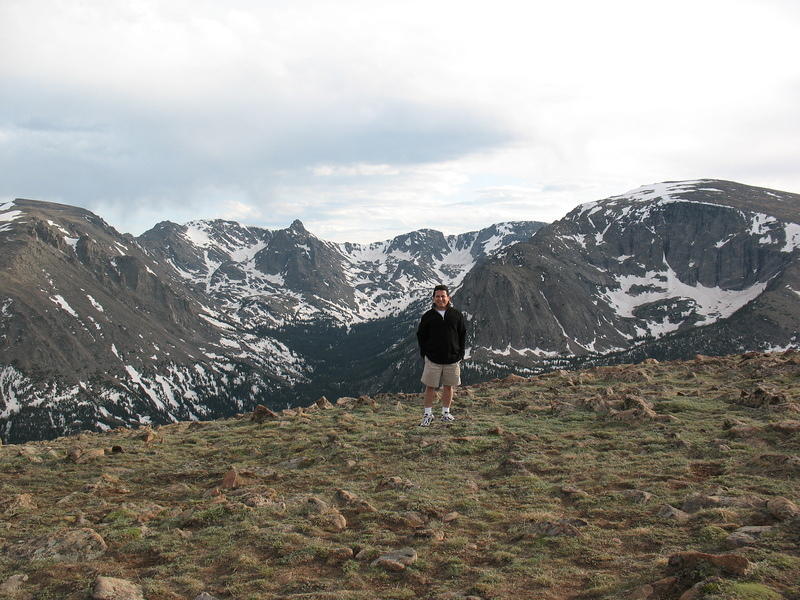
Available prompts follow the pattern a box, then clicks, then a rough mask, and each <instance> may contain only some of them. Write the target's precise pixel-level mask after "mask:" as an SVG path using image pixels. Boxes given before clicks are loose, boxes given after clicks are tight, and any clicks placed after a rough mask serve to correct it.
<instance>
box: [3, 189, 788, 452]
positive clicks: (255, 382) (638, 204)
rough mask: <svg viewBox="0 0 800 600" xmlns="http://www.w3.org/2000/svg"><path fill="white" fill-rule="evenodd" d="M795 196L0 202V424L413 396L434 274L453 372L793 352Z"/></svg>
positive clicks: (26, 426)
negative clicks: (459, 357) (455, 320)
mask: <svg viewBox="0 0 800 600" xmlns="http://www.w3.org/2000/svg"><path fill="white" fill-rule="evenodd" d="M799 246H800V195H797V194H791V193H787V192H780V191H776V190H767V189H763V188H756V187H752V186H747V185H743V184H739V183H734V182H730V181H719V180H700V181H684V182H666V183H660V184H656V185H651V186H646V187H642V188H639V189H637V190H633V191H631V192H628V193H626V194H622V195H619V196H613V197H610V198H607V199H604V200H599V201H597V202H592V203H589V204H584V205H582V206H579V207H577V208H575V209H574V210H572V211H570V212H569V213H568V214H567V215H566V216H565V217H564V218H562V219H560V220H558V221H556V222H554V223H551V224H549V225H545V224H543V223H537V222H531V221H524V222H508V223H499V224H496V225H493V226H491V227H488V228H486V229H483V230H480V231H475V232H470V233H464V234H460V235H447V236H446V235H444V234H442V233H441V232H438V231H433V230H429V229H422V230H419V231H414V232H410V233H407V234H404V235H400V236H397V237H395V238H393V239H391V240H385V241H382V242H376V243H373V244H352V243H334V242H329V241H325V240H322V239H319V238H317V237H316V236H315V235H313V234H312V233H311V232H309V231H308V230H306V229H305V227H304V226H303V224H302V223H301V222H300V221H295V222H293V223H292V224H291V225H290V226H289V227H287V228H285V229H278V230H268V229H264V228H259V227H250V226H244V225H242V224H239V223H235V222H232V221H222V220H213V221H194V222H190V223H186V224H183V225H179V224H175V223H170V222H166V221H165V222H162V223H159V224H157V225H156V226H155V227H153V228H152V229H151V230H149V231H147V232H146V233H144V234H142V235H141V236H139V237H136V238H135V237H133V236H130V235H127V234H120V233H118V232H117V231H115V230H114V229H113V228H112V227H109V226H108V224H106V223H105V222H104V221H103V220H102V219H101V218H100V217H98V216H96V215H93V214H91V213H89V212H87V211H85V210H83V209H79V208H75V207H69V206H63V205H58V204H51V203H44V202H36V201H32V200H17V201H15V202H14V203H11V204H8V205H5V206H3V207H0V340H2V345H0V435H1V436H2V438H3V439H4V440H5V441H6V442H10V441H11V442H19V441H25V440H28V439H41V438H48V437H53V436H56V435H62V434H64V433H70V432H76V431H79V430H82V429H93V430H102V429H111V428H114V427H117V426H120V425H125V426H131V425H132V426H137V425H142V424H148V423H154V424H158V423H169V422H174V421H179V420H186V419H202V420H207V419H212V418H219V417H223V416H229V415H231V414H236V413H238V412H242V411H245V410H250V409H252V408H253V407H254V406H255V405H257V404H264V405H266V406H268V407H270V408H272V409H281V408H283V407H285V406H287V405H291V406H298V405H300V406H302V405H309V404H310V403H312V402H314V401H315V400H316V399H318V398H319V397H320V396H321V395H326V396H329V397H331V398H338V397H340V396H358V395H360V394H376V393H380V392H386V391H403V392H405V391H408V392H411V391H417V390H419V385H420V384H419V379H418V378H419V372H420V359H419V355H418V352H417V348H416V339H415V335H414V333H415V329H416V326H417V324H418V322H419V317H420V314H421V313H422V312H423V311H424V310H426V309H427V307H428V306H429V303H430V294H431V290H432V288H433V286H434V285H435V284H438V283H446V284H448V285H450V286H451V289H453V290H455V291H454V293H453V299H454V303H455V305H456V306H457V307H458V308H459V309H461V310H463V312H464V313H465V314H466V316H467V318H468V320H469V335H468V346H469V347H468V351H467V358H466V360H465V362H464V369H463V381H464V382H465V383H471V382H477V381H481V380H485V379H487V378H489V377H494V376H502V375H505V374H508V373H510V372H516V373H519V374H525V375H529V374H533V373H539V372H543V371H547V370H553V369H561V368H576V367H579V366H591V365H599V364H614V363H620V362H638V361H642V360H644V359H645V358H648V357H654V358H658V359H659V360H670V359H675V358H687V357H692V356H694V355H695V354H697V353H701V354H710V355H723V354H728V353H736V352H743V351H748V350H758V351H765V350H777V349H786V348H791V347H797V346H798V345H799V343H798V339H799V338H798V336H800V298H798V296H799V295H800V264H798V259H799V258H800V250H798V247H799Z"/></svg>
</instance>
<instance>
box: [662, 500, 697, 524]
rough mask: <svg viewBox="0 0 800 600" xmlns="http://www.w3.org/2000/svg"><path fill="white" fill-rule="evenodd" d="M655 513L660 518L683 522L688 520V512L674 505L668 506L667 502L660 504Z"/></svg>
mask: <svg viewBox="0 0 800 600" xmlns="http://www.w3.org/2000/svg"><path fill="white" fill-rule="evenodd" d="M656 515H657V516H659V517H661V518H662V519H669V520H671V521H677V522H678V523H685V522H686V521H688V520H689V513H686V512H684V511H682V510H680V509H678V508H675V507H674V506H670V505H669V504H664V505H663V506H661V508H659V509H658V512H657V513H656Z"/></svg>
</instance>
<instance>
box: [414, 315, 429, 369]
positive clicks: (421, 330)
mask: <svg viewBox="0 0 800 600" xmlns="http://www.w3.org/2000/svg"><path fill="white" fill-rule="evenodd" d="M427 338H428V327H427V325H426V324H425V315H423V316H422V319H420V321H419V327H417V345H418V346H419V354H420V356H421V357H422V358H425V340H426V339H427Z"/></svg>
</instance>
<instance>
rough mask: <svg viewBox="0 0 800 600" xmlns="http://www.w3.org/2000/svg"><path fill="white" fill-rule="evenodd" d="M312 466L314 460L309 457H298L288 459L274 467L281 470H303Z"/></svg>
mask: <svg viewBox="0 0 800 600" xmlns="http://www.w3.org/2000/svg"><path fill="white" fill-rule="evenodd" d="M313 464H314V459H313V458H312V457H311V456H298V457H296V458H290V459H289V460H285V461H283V462H281V463H278V464H277V465H275V466H276V467H279V468H281V469H303V468H305V467H310V466H311V465H313Z"/></svg>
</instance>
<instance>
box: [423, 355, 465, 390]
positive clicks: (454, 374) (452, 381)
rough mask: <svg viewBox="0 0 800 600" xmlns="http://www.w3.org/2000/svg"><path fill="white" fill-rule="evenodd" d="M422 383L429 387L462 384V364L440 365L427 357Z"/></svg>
mask: <svg viewBox="0 0 800 600" xmlns="http://www.w3.org/2000/svg"><path fill="white" fill-rule="evenodd" d="M421 381H422V383H424V384H425V385H426V386H428V387H432V388H438V387H439V386H442V385H448V386H456V385H461V365H460V364H459V363H453V364H452V365H440V364H438V363H435V362H431V361H430V360H429V359H428V357H427V356H426V357H425V368H424V369H423V370H422V379H421Z"/></svg>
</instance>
